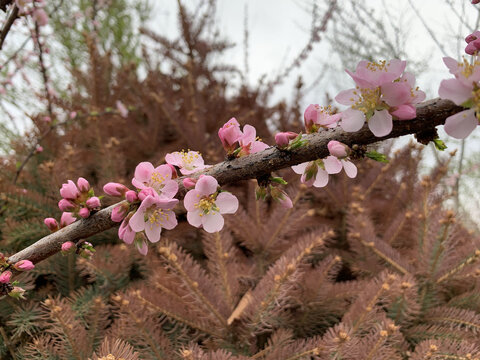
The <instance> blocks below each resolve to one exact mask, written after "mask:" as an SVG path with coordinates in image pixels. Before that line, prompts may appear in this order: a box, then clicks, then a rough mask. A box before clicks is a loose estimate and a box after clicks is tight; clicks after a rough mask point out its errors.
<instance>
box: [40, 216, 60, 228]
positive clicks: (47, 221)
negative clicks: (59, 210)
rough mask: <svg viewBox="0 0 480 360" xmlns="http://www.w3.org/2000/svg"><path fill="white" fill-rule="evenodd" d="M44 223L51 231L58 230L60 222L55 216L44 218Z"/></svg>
mask: <svg viewBox="0 0 480 360" xmlns="http://www.w3.org/2000/svg"><path fill="white" fill-rule="evenodd" d="M43 223H44V224H45V225H46V226H47V227H48V228H49V230H50V231H57V230H58V223H57V220H55V219H54V218H46V219H45V220H43Z"/></svg>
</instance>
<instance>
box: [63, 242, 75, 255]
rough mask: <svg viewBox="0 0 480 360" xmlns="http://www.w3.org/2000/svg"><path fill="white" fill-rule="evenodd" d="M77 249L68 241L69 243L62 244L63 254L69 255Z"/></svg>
mask: <svg viewBox="0 0 480 360" xmlns="http://www.w3.org/2000/svg"><path fill="white" fill-rule="evenodd" d="M75 248H76V246H75V244H74V243H73V242H71V241H67V242H64V243H63V244H62V252H63V253H68V252H70V251H71V250H73V249H75Z"/></svg>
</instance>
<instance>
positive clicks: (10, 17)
mask: <svg viewBox="0 0 480 360" xmlns="http://www.w3.org/2000/svg"><path fill="white" fill-rule="evenodd" d="M18 11H19V10H18V7H17V5H16V4H15V5H13V8H12V11H11V12H10V14H9V15H8V18H7V20H6V21H5V24H4V25H3V28H2V31H1V32H0V50H2V47H3V43H4V42H5V38H6V37H7V34H8V32H9V31H10V28H11V27H12V25H13V22H14V21H15V20H16V19H17V18H18Z"/></svg>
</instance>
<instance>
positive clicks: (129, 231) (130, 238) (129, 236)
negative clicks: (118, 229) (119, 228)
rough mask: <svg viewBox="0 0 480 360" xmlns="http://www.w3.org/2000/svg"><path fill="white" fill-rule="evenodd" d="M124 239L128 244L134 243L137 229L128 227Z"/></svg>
mask: <svg viewBox="0 0 480 360" xmlns="http://www.w3.org/2000/svg"><path fill="white" fill-rule="evenodd" d="M122 239H123V241H124V242H125V243H126V244H131V243H133V240H134V239H135V231H133V230H132V229H131V228H130V229H129V228H128V227H127V230H126V231H125V233H124V234H123V238H122Z"/></svg>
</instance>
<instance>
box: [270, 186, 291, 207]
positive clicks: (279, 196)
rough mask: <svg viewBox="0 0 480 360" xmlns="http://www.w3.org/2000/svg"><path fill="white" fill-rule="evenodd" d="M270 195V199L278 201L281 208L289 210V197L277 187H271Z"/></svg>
mask: <svg viewBox="0 0 480 360" xmlns="http://www.w3.org/2000/svg"><path fill="white" fill-rule="evenodd" d="M270 195H271V196H272V199H273V200H275V201H278V202H279V203H280V205H281V206H282V207H283V208H285V209H290V208H292V207H293V203H292V200H291V199H290V197H289V196H288V195H287V193H286V192H285V191H283V190H281V189H279V188H278V187H271V188H270Z"/></svg>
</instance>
